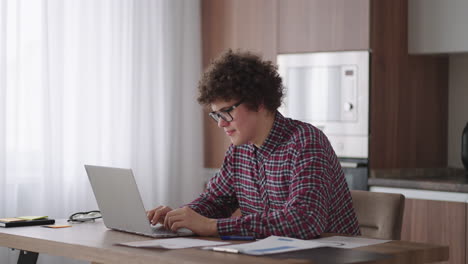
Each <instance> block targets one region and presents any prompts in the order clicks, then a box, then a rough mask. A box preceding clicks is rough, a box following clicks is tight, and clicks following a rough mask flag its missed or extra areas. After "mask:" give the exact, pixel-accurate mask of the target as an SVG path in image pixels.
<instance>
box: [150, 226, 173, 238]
mask: <svg viewBox="0 0 468 264" xmlns="http://www.w3.org/2000/svg"><path fill="white" fill-rule="evenodd" d="M151 229H152V230H153V234H158V235H171V236H174V235H177V233H176V232H173V231H171V230H168V229H166V228H164V227H163V226H161V225H156V226H151Z"/></svg>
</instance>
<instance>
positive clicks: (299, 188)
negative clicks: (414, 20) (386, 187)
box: [187, 112, 360, 239]
mask: <svg viewBox="0 0 468 264" xmlns="http://www.w3.org/2000/svg"><path fill="white" fill-rule="evenodd" d="M187 206H189V207H190V208H192V209H193V210H195V211H196V212H198V213H200V214H201V215H204V216H206V217H210V218H217V219H218V220H217V228H218V233H219V234H220V235H244V236H252V235H253V236H255V237H257V238H262V237H267V236H270V235H277V236H288V237H296V238H301V239H311V238H315V237H317V236H319V235H320V234H322V233H340V234H350V235H358V234H360V231H359V226H358V222H357V219H356V215H355V213H354V209H353V205H352V199H351V194H350V192H349V189H348V185H347V183H346V180H345V177H344V174H343V170H342V168H341V165H340V163H339V161H338V158H337V157H336V154H335V152H334V151H333V149H332V147H331V145H330V142H329V141H328V139H327V137H326V136H325V135H324V134H323V133H322V132H321V131H320V130H319V129H317V128H316V127H314V126H312V125H310V124H307V123H303V122H300V121H297V120H293V119H289V118H285V117H283V116H282V115H281V114H280V113H279V112H276V117H275V121H274V124H273V127H272V129H271V131H270V134H269V135H268V137H267V139H266V140H265V142H264V144H263V145H262V146H261V147H260V148H257V147H256V146H255V145H253V144H245V145H240V146H234V145H231V146H230V147H229V148H228V150H227V152H226V155H225V158H224V162H223V165H222V167H221V169H220V171H219V172H218V173H217V174H216V175H215V176H214V177H213V178H212V179H211V180H210V181H209V183H208V187H207V189H206V191H205V192H204V193H202V194H201V195H200V196H199V197H198V198H197V199H196V200H194V201H193V202H191V203H189V204H188V205H187ZM237 208H240V210H241V212H242V216H241V217H234V218H231V217H230V216H231V214H232V213H233V212H234V211H235V210H236V209H237Z"/></svg>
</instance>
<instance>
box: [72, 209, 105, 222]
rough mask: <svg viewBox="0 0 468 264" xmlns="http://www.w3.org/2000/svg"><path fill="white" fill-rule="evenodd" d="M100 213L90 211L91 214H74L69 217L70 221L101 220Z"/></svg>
mask: <svg viewBox="0 0 468 264" xmlns="http://www.w3.org/2000/svg"><path fill="white" fill-rule="evenodd" d="M101 217H102V215H101V212H99V211H91V212H83V213H76V214H73V215H71V216H70V220H72V221H91V220H94V219H98V218H101Z"/></svg>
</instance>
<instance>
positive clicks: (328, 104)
mask: <svg viewBox="0 0 468 264" xmlns="http://www.w3.org/2000/svg"><path fill="white" fill-rule="evenodd" d="M341 75H342V69H341V67H339V66H333V67H297V68H289V69H288V80H287V84H286V87H287V88H288V92H287V93H288V94H287V97H286V109H287V115H288V116H290V117H292V118H296V119H299V120H306V121H309V122H311V123H316V122H327V121H328V122H330V121H331V122H339V121H340V120H341V119H342V112H343V111H342V105H343V104H342V101H343V98H342V95H341V93H342V92H341V90H342V84H341ZM289 87H290V88H292V89H289Z"/></svg>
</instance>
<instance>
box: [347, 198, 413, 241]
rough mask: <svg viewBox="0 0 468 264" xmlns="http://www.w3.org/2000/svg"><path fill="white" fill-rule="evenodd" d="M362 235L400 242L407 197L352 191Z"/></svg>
mask: <svg viewBox="0 0 468 264" xmlns="http://www.w3.org/2000/svg"><path fill="white" fill-rule="evenodd" d="M351 196H352V198H353V206H354V210H355V212H356V216H357V219H358V222H359V227H360V229H361V235H363V236H366V237H372V238H378V239H392V240H399V239H400V235H401V224H402V222H403V210H404V208H405V196H403V195H402V194H395V193H378V192H367V191H355V190H352V191H351Z"/></svg>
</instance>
